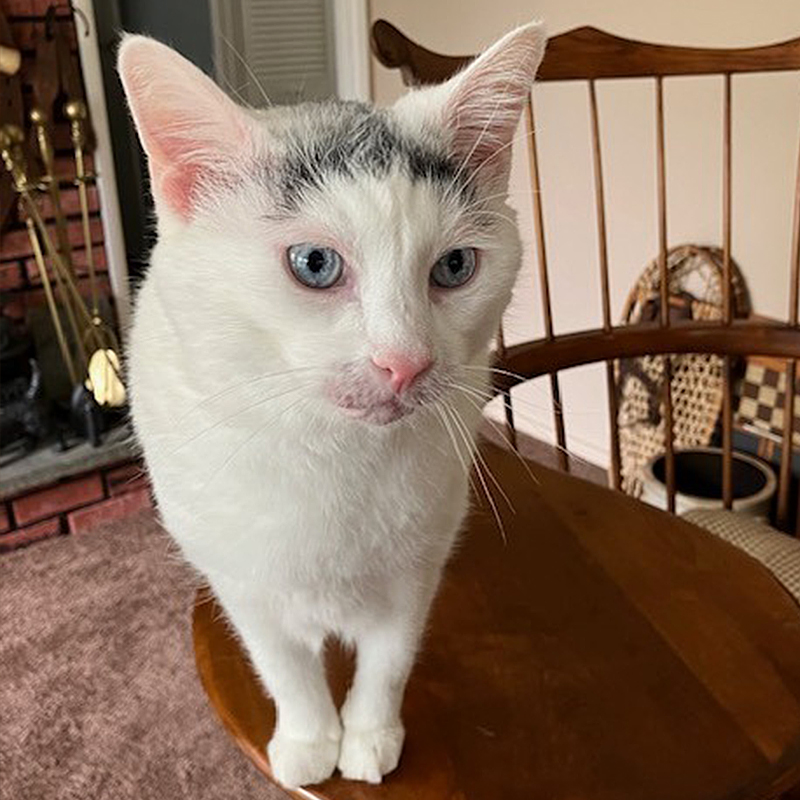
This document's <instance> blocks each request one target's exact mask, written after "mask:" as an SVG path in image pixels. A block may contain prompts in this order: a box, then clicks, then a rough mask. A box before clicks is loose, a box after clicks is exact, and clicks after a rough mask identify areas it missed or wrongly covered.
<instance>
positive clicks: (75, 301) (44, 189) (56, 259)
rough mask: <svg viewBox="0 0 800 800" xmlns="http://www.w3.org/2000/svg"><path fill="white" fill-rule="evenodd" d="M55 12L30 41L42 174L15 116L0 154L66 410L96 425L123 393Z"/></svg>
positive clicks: (73, 87) (71, 78)
mask: <svg viewBox="0 0 800 800" xmlns="http://www.w3.org/2000/svg"><path fill="white" fill-rule="evenodd" d="M54 11H55V8H54V7H51V9H50V10H49V11H48V14H47V18H46V19H47V21H46V24H45V32H44V36H41V37H40V38H39V41H38V43H37V48H36V61H35V69H34V74H33V97H34V104H33V108H32V109H31V111H30V113H29V119H30V122H31V123H32V133H33V137H34V139H35V143H34V148H35V150H36V151H38V156H39V161H40V163H41V167H42V169H41V172H40V174H38V175H37V174H35V171H34V170H32V169H31V168H29V165H28V160H27V159H26V157H25V145H26V142H25V135H24V133H23V130H22V128H21V126H20V125H19V124H15V123H14V122H11V121H6V120H0V123H4V124H0V156H1V157H2V160H3V163H4V165H5V167H6V169H7V170H8V173H9V174H10V176H11V181H12V185H13V188H14V190H15V191H16V192H17V195H18V198H19V204H20V209H21V211H22V212H23V214H24V216H25V224H26V226H27V230H28V236H29V237H30V242H31V248H32V250H33V254H34V257H35V259H36V264H37V267H38V269H39V274H40V275H41V280H42V288H43V290H44V294H45V299H46V301H47V306H48V310H49V313H50V317H51V319H52V323H53V328H54V330H55V334H56V339H57V342H58V347H59V352H60V354H61V358H62V360H63V362H64V366H65V368H66V371H67V373H68V375H69V378H70V382H71V384H72V386H73V395H72V407H73V411H74V412H76V413H77V414H78V415H81V414H83V415H84V416H88V417H89V418H91V419H89V421H88V423H87V427H89V428H96V427H97V420H96V418H94V417H93V414H94V411H95V410H96V406H100V407H115V406H121V405H123V404H124V403H125V396H126V393H125V387H124V383H123V381H122V377H121V369H120V361H119V356H118V353H119V343H118V341H117V338H116V336H115V335H114V332H113V330H112V329H111V327H110V326H109V325H108V324H107V323H106V322H105V320H104V319H103V317H102V314H101V311H100V298H99V295H98V286H97V274H96V269H95V263H94V254H93V252H92V234H91V227H90V220H89V203H88V192H87V185H88V184H89V183H91V182H92V181H93V180H94V176H93V175H91V174H89V173H88V172H87V170H86V163H85V153H86V149H87V143H88V140H89V138H90V136H91V132H90V128H89V122H88V113H87V108H86V103H85V102H84V100H83V97H82V90H81V84H80V80H79V78H78V75H77V74H76V72H75V68H74V63H73V60H72V57H71V53H70V48H69V42H68V40H67V38H66V37H65V35H64V33H65V32H64V31H63V30H61V28H62V26H57V25H55V24H54V22H55V16H54ZM58 99H63V100H64V102H63V106H62V111H63V115H64V117H66V119H67V120H68V121H69V123H70V139H71V144H72V149H73V154H74V160H75V178H74V180H69V181H67V180H65V179H62V178H59V176H58V175H57V174H56V161H55V157H54V148H53V144H52V137H51V133H50V126H51V123H52V119H51V117H50V115H49V113H50V114H51V113H52V112H53V110H54V109H57V105H56V101H57V100H58ZM48 112H49V113H48ZM64 185H74V186H76V187H77V191H78V201H79V205H80V214H81V227H82V234H83V243H84V246H85V254H86V267H87V272H88V282H89V292H90V298H89V304H88V306H87V302H86V301H85V300H84V298H83V297H82V296H81V293H80V291H79V290H78V284H77V280H76V271H75V266H74V264H73V254H72V249H71V246H70V242H69V236H68V232H67V224H66V219H65V216H64V213H63V209H62V203H61V189H62V186H64ZM43 196H46V197H47V198H48V199H49V202H50V205H51V207H52V213H53V217H54V221H55V237H53V236H51V233H50V230H48V227H47V225H46V224H45V221H44V218H43V215H42V211H41V209H40V207H39V199H40V198H41V197H43ZM95 404H96V406H95ZM95 416H96V415H95ZM92 419H93V420H94V421H93V422H92ZM88 438H91V439H93V440H95V439H97V438H98V437H97V431H96V430H95V431H94V432H92V431H90V432H89V435H88Z"/></svg>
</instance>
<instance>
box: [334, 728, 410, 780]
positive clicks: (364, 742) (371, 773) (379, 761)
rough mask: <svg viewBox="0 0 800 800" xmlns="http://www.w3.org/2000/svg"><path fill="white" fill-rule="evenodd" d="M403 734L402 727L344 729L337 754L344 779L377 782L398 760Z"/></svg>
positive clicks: (401, 748)
mask: <svg viewBox="0 0 800 800" xmlns="http://www.w3.org/2000/svg"><path fill="white" fill-rule="evenodd" d="M404 738H405V731H404V730H403V726H402V725H399V724H398V725H393V726H391V727H389V728H375V729H373V730H367V731H359V730H352V729H350V728H348V727H346V726H345V729H344V735H343V736H342V747H341V751H340V753H339V769H340V771H341V773H342V775H343V776H344V777H345V778H350V779H352V780H356V781H367V782H368V783H380V782H381V778H382V777H383V776H384V775H386V774H387V773H389V772H391V771H392V770H393V769H394V768H395V767H396V766H397V763H398V762H399V761H400V753H401V751H402V750H403V739H404Z"/></svg>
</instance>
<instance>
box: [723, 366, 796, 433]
mask: <svg viewBox="0 0 800 800" xmlns="http://www.w3.org/2000/svg"><path fill="white" fill-rule="evenodd" d="M777 366H778V365H773V364H771V363H763V362H761V360H760V359H757V358H752V359H748V362H747V370H746V371H745V375H744V378H743V379H742V382H741V384H740V385H739V387H738V391H737V395H738V396H739V405H738V408H737V409H736V414H735V417H734V423H735V424H736V425H737V427H742V428H749V429H751V430H754V431H757V432H759V433H762V434H766V435H770V434H772V436H774V437H776V438H779V437H781V436H782V435H783V406H784V403H785V402H786V372H785V371H784V369H783V368H776V367H777ZM781 367H782V365H781ZM798 389H800V382H798V384H796V388H795V392H797V390H798ZM792 440H793V442H794V444H795V446H800V396H798V395H797V393H795V396H794V419H793V420H792Z"/></svg>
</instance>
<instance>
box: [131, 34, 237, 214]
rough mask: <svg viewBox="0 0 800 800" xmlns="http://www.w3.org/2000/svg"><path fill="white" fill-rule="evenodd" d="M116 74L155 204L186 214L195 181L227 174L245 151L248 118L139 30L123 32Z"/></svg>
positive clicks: (182, 61)
mask: <svg viewBox="0 0 800 800" xmlns="http://www.w3.org/2000/svg"><path fill="white" fill-rule="evenodd" d="M119 73H120V78H121V79H122V84H123V87H124V88H125V93H126V95H127V97H128V103H129V105H130V108H131V113H132V115H133V119H134V122H135V123H136V128H137V130H138V132H139V137H140V139H141V141H142V146H143V147H144V149H145V152H146V153H147V158H148V166H149V170H150V182H151V187H152V191H153V195H154V196H155V199H156V204H157V206H158V207H159V208H160V207H163V206H164V205H165V206H166V207H168V208H169V209H170V210H171V211H172V212H174V213H176V214H178V215H179V216H180V217H183V218H189V217H191V215H192V212H193V210H194V208H195V207H196V204H197V201H198V199H199V189H200V188H201V186H202V183H203V181H206V180H207V179H209V178H211V179H215V180H219V179H223V180H224V179H225V178H226V177H230V176H231V175H232V174H233V172H234V170H235V169H236V167H237V165H238V164H241V162H242V160H243V159H245V158H246V157H247V155H248V154H250V153H252V139H251V129H250V121H249V118H248V117H247V115H246V113H245V112H244V111H243V110H242V109H241V108H240V107H239V106H237V105H236V104H235V103H234V102H233V101H232V100H231V99H230V98H229V97H228V96H227V95H226V94H225V93H224V92H223V91H222V90H221V89H220V88H219V87H218V86H216V84H215V83H214V82H213V81H212V80H211V79H210V78H209V77H208V76H206V75H205V74H204V73H203V72H202V71H201V70H199V69H198V68H197V67H195V66H194V65H193V64H192V63H190V62H189V61H187V60H186V59H185V58H183V56H180V55H179V54H178V53H176V52H175V51H174V50H172V49H171V48H169V47H167V46H166V45H163V44H161V43H160V42H157V41H155V40H153V39H149V38H147V37H145V36H127V37H125V39H124V40H123V42H122V45H121V47H120V51H119ZM208 182H209V183H212V184H213V180H212V181H208Z"/></svg>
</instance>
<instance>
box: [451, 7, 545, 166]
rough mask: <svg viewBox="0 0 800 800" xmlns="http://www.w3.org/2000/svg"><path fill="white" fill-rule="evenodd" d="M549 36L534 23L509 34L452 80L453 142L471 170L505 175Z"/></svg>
mask: <svg viewBox="0 0 800 800" xmlns="http://www.w3.org/2000/svg"><path fill="white" fill-rule="evenodd" d="M546 42H547V36H546V34H545V30H544V26H543V25H542V24H541V23H531V24H529V25H524V26H522V27H521V28H517V29H516V30H514V31H511V33H509V34H507V35H506V36H504V37H503V38H502V39H500V41H498V42H497V43H495V44H494V45H493V46H492V47H490V48H489V49H488V50H487V51H486V52H484V53H483V54H482V55H481V56H479V57H478V58H477V59H475V61H473V62H472V63H471V64H470V65H469V66H468V67H467V68H466V69H465V70H464V71H463V72H461V73H460V74H459V75H457V76H456V77H455V78H453V79H452V80H451V83H452V89H451V92H450V95H449V97H448V100H447V103H446V106H445V122H446V124H447V126H448V127H449V128H450V130H451V135H452V139H451V142H452V147H453V150H454V151H455V153H456V156H457V157H458V158H460V159H461V161H462V163H463V165H464V168H465V169H466V170H467V171H469V172H475V171H476V170H477V171H479V174H480V178H481V179H485V180H492V179H496V178H498V177H499V178H506V177H507V174H508V169H509V165H510V162H511V143H512V139H513V137H514V132H515V131H516V129H517V125H518V124H519V119H520V115H521V113H522V109H523V108H524V106H525V103H526V101H527V99H528V96H529V93H530V91H531V87H532V85H533V81H534V78H535V77H536V70H537V69H538V67H539V64H540V62H541V60H542V56H543V55H544V49H545V44H546Z"/></svg>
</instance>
